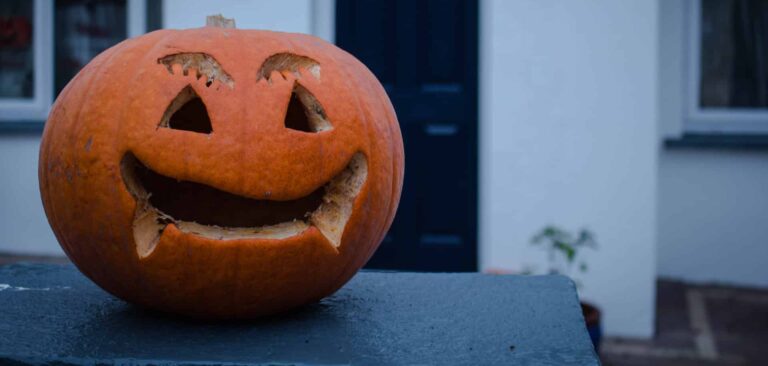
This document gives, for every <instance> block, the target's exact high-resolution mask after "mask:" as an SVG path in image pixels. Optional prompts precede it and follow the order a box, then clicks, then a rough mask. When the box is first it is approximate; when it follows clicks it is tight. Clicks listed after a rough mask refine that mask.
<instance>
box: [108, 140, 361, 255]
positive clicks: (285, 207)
mask: <svg viewBox="0 0 768 366" xmlns="http://www.w3.org/2000/svg"><path fill="white" fill-rule="evenodd" d="M121 173H122V176H123V182H124V183H125V186H126V188H127V189H128V191H129V192H130V193H131V195H132V196H133V197H134V199H135V200H136V212H135V214H134V220H133V236H134V240H135V242H136V249H137V251H138V253H139V256H140V257H141V258H144V257H147V256H148V255H150V254H151V253H152V251H153V250H154V248H155V246H156V245H157V242H158V241H159V240H160V236H161V235H162V233H163V231H164V230H165V228H166V226H168V225H175V226H176V227H177V228H178V229H179V230H180V231H182V232H185V233H190V234H194V235H199V236H202V237H206V238H211V239H216V240H233V239H284V238H287V237H290V236H294V235H298V234H300V233H301V232H303V231H304V230H307V229H308V228H309V227H311V226H315V227H317V228H318V229H319V230H320V232H321V233H322V234H323V235H324V236H325V237H326V239H328V241H329V242H330V243H331V244H332V245H333V246H335V247H338V246H339V245H340V243H341V235H342V233H343V232H344V227H345V225H346V223H347V220H349V216H350V215H351V213H352V205H353V203H354V200H355V197H357V194H358V193H359V192H360V189H361V187H362V185H363V183H365V180H366V176H367V174H368V165H367V160H366V158H365V156H364V155H363V154H361V153H357V154H355V155H354V156H353V157H352V158H351V159H350V161H349V163H348V164H347V167H346V168H345V169H344V170H342V171H341V172H340V173H339V174H337V175H336V176H335V177H333V178H332V179H331V180H330V181H328V182H327V183H326V184H324V185H323V186H321V187H319V188H318V189H316V190H315V191H314V192H312V193H310V194H309V195H307V196H304V197H301V198H298V199H295V200H290V201H274V200H269V199H254V198H249V197H244V196H240V195H236V194H232V193H228V192H224V191H221V190H219V189H216V188H214V187H210V186H207V185H204V184H200V183H195V182H188V181H178V180H176V179H174V178H171V177H166V176H164V175H162V174H159V173H157V172H155V171H153V170H152V169H150V168H149V167H147V166H146V165H145V164H143V163H142V162H141V161H139V159H137V158H136V157H135V156H134V155H133V154H131V153H127V154H126V155H125V156H124V157H123V159H122V161H121Z"/></svg>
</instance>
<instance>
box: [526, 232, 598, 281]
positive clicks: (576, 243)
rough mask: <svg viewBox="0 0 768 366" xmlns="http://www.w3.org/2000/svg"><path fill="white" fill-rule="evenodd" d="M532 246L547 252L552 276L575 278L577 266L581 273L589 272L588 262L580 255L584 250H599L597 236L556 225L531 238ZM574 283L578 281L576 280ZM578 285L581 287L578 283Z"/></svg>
mask: <svg viewBox="0 0 768 366" xmlns="http://www.w3.org/2000/svg"><path fill="white" fill-rule="evenodd" d="M531 244H533V245H535V246H538V247H541V248H542V249H544V250H546V251H547V254H548V260H549V270H548V273H550V274H562V275H566V276H568V277H571V278H573V277H574V276H573V268H574V265H577V267H576V268H577V269H578V271H579V272H581V273H583V272H586V271H587V262H586V261H585V260H584V258H583V257H582V256H581V255H580V254H581V253H582V249H583V248H592V249H597V241H596V240H595V235H594V234H593V233H592V232H591V231H589V230H587V229H584V228H582V229H580V230H579V231H578V233H577V234H573V233H571V232H569V231H567V230H564V229H561V228H559V227H557V226H554V225H548V226H545V227H544V228H543V229H541V231H539V232H538V233H536V235H534V236H533V237H532V238H531ZM574 281H576V280H575V279H574ZM576 283H577V285H580V283H579V282H578V281H576Z"/></svg>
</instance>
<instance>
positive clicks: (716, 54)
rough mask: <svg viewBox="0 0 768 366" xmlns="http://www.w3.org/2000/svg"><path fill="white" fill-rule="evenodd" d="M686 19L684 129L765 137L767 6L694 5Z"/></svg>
mask: <svg viewBox="0 0 768 366" xmlns="http://www.w3.org/2000/svg"><path fill="white" fill-rule="evenodd" d="M688 14H689V27H688V29H689V42H688V43H689V45H690V49H689V52H688V83H687V84H688V85H687V88H688V91H687V104H688V107H687V117H688V118H687V120H686V124H685V130H686V131H687V132H693V133H726V134H768V3H767V2H765V1H761V0H725V1H724V0H697V1H691V2H690V8H689V11H688Z"/></svg>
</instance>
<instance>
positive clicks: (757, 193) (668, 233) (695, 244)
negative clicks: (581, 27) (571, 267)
mask: <svg viewBox="0 0 768 366" xmlns="http://www.w3.org/2000/svg"><path fill="white" fill-rule="evenodd" d="M685 5H686V3H685V1H684V0H666V1H662V2H661V6H660V8H661V9H660V10H661V18H660V21H661V23H660V42H661V47H660V54H659V79H660V84H659V97H660V98H659V102H660V108H659V112H660V114H659V117H660V118H659V121H660V123H661V125H660V127H661V128H660V131H661V132H662V135H663V137H664V138H669V139H675V138H680V137H681V136H682V135H683V133H684V129H683V128H684V125H683V120H684V118H685V114H684V113H683V111H684V108H683V103H684V100H686V98H685V92H686V90H685V87H684V86H685V85H684V84H685V78H684V76H685V75H684V73H685V72H686V68H685V60H686V57H687V55H686V54H685V52H686V50H687V49H688V47H687V46H688V45H687V42H688V37H687V36H686V24H685V17H686V6H685ZM658 179H659V188H658V189H659V192H658V202H659V203H658V218H659V219H658V220H659V225H658V226H659V234H658V259H657V263H658V270H657V273H658V275H659V276H662V277H670V278H674V279H680V280H685V281H694V282H720V283H728V284H735V285H747V286H763V287H765V286H768V265H766V259H768V148H763V149H756V150H745V149H722V148H713V147H709V148H675V149H669V148H665V149H663V150H662V152H661V155H660V162H659V177H658Z"/></svg>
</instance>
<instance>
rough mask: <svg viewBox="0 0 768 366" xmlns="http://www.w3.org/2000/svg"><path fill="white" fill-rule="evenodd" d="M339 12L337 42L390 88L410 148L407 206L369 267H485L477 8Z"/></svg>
mask: <svg viewBox="0 0 768 366" xmlns="http://www.w3.org/2000/svg"><path fill="white" fill-rule="evenodd" d="M336 7H337V9H336V12H337V14H336V27H337V29H336V43H337V44H338V45H339V46H340V47H341V48H343V49H345V50H347V51H349V52H350V53H352V54H353V55H355V56H356V57H357V58H359V59H360V60H361V61H363V63H365V64H366V65H367V66H368V67H369V68H370V69H371V71H373V73H374V74H375V75H376V76H377V77H378V78H379V80H380V81H381V83H382V84H383V85H384V87H385V89H386V90H387V93H388V94H389V97H390V99H391V100H392V104H393V105H394V106H395V110H396V112H397V116H398V120H399V121H400V128H401V130H402V132H403V140H404V143H405V157H406V158H405V182H404V184H403V196H402V199H401V202H400V208H399V209H398V213H397V217H396V218H395V221H394V223H393V225H392V228H391V229H390V231H389V233H388V234H387V237H386V238H385V239H384V242H383V243H382V245H381V247H380V248H379V250H378V251H377V253H376V254H375V255H374V257H373V258H372V259H371V261H370V262H369V264H368V267H369V268H379V269H402V270H420V271H474V270H477V239H476V236H477V122H476V121H477V2H476V1H468V0H420V1H406V0H395V1H378V0H337V2H336Z"/></svg>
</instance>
